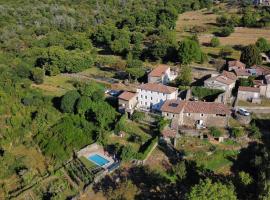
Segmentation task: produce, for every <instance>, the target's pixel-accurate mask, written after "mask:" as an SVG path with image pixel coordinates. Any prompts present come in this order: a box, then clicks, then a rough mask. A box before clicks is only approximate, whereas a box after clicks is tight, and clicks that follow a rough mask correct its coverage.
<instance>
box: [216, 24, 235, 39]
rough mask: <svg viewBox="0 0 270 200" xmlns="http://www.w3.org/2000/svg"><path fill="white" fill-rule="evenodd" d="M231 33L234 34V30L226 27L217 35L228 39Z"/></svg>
mask: <svg viewBox="0 0 270 200" xmlns="http://www.w3.org/2000/svg"><path fill="white" fill-rule="evenodd" d="M233 32H234V28H233V27H229V26H226V27H224V28H222V29H221V31H220V32H219V35H220V36H221V37H228V36H229V35H231V34H232V33H233Z"/></svg>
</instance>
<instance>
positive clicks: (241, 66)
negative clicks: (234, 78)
mask: <svg viewBox="0 0 270 200" xmlns="http://www.w3.org/2000/svg"><path fill="white" fill-rule="evenodd" d="M228 66H229V67H237V68H238V69H245V68H246V65H245V64H244V63H242V62H240V61H238V60H232V61H229V62H228Z"/></svg>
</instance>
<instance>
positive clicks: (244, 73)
mask: <svg viewBox="0 0 270 200" xmlns="http://www.w3.org/2000/svg"><path fill="white" fill-rule="evenodd" d="M234 73H235V74H236V76H250V75H251V74H250V72H249V71H248V70H246V69H235V70H234Z"/></svg>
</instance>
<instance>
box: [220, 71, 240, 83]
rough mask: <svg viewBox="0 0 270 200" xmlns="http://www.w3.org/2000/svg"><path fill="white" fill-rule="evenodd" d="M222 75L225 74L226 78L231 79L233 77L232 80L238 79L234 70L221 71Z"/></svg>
mask: <svg viewBox="0 0 270 200" xmlns="http://www.w3.org/2000/svg"><path fill="white" fill-rule="evenodd" d="M221 75H222V76H225V77H226V78H229V79H231V80H233V81H236V79H237V77H236V75H235V74H234V73H233V72H228V71H225V70H224V71H223V72H222V73H221Z"/></svg>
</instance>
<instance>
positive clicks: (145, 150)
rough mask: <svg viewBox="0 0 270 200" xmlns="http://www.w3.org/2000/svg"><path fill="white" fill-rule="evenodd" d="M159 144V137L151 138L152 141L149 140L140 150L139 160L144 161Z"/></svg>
mask: <svg viewBox="0 0 270 200" xmlns="http://www.w3.org/2000/svg"><path fill="white" fill-rule="evenodd" d="M157 142H158V137H157V136H156V137H154V138H151V139H150V140H148V141H147V142H145V143H144V144H143V145H142V146H141V148H140V150H139V153H138V155H137V156H138V157H137V158H138V159H139V160H144V159H145V158H146V157H147V156H148V154H149V153H150V151H151V150H152V149H153V147H154V146H155V144H156V143H157Z"/></svg>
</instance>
